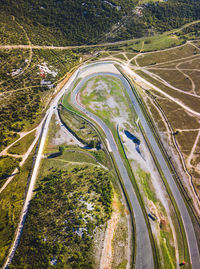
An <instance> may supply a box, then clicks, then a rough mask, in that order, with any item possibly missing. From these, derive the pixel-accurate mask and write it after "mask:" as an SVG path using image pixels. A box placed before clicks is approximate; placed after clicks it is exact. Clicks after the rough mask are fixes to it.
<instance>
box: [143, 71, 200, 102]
mask: <svg viewBox="0 0 200 269" xmlns="http://www.w3.org/2000/svg"><path fill="white" fill-rule="evenodd" d="M140 69H141V71H142V72H144V73H146V74H147V75H148V76H150V77H152V78H153V79H155V80H157V81H158V82H161V83H162V84H164V85H165V86H167V87H169V88H171V89H173V90H175V91H177V92H181V93H183V94H185V95H191V96H195V97H196V98H200V96H199V95H197V94H194V93H190V92H186V91H184V90H181V89H179V88H177V87H174V86H172V85H171V84H170V83H168V82H167V81H166V80H164V79H163V78H161V77H160V76H159V75H157V74H154V73H152V72H150V71H148V70H146V69H144V68H140Z"/></svg>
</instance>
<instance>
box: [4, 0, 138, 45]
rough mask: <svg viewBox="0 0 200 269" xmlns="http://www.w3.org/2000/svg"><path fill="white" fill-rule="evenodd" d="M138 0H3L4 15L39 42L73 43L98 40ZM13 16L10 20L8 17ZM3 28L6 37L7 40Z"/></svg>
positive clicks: (32, 39)
mask: <svg viewBox="0 0 200 269" xmlns="http://www.w3.org/2000/svg"><path fill="white" fill-rule="evenodd" d="M135 2H136V1H134V0H111V1H101V0H95V1H93V0H87V1H83V0H76V1H74V0H60V1H55V0H42V1H39V2H35V1H28V0H20V1H17V2H16V1H15V0H9V1H6V0H2V1H1V13H2V17H3V19H4V17H5V16H6V17H7V20H12V17H11V16H10V15H14V16H15V18H16V20H17V21H18V22H19V23H20V24H22V25H23V27H24V29H25V30H26V31H27V34H28V35H29V37H30V39H31V42H32V43H35V44H45V45H46V44H52V43H53V44H54V45H69V44H70V45H71V44H83V43H88V42H92V41H93V40H94V41H95V40H96V39H97V38H99V36H100V35H101V34H103V33H104V32H106V31H107V30H108V29H110V28H111V27H112V25H113V24H115V23H117V22H118V21H119V20H120V19H121V18H122V17H123V16H124V15H126V14H128V13H130V10H131V9H132V8H133V6H134V3H135ZM8 18H9V19H8ZM5 35H6V33H5V32H4V31H3V30H2V38H3V40H4V39H6V36H5Z"/></svg>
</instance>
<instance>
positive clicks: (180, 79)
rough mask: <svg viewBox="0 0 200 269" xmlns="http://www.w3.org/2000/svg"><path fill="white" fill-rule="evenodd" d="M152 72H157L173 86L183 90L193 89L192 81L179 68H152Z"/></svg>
mask: <svg viewBox="0 0 200 269" xmlns="http://www.w3.org/2000/svg"><path fill="white" fill-rule="evenodd" d="M151 72H153V73H155V74H156V75H158V76H160V77H161V78H162V79H164V80H165V81H167V82H168V83H169V84H171V85H172V86H174V87H176V88H179V89H181V90H183V91H186V92H188V91H191V90H192V83H191V81H190V80H189V79H188V78H187V77H186V76H184V75H183V74H182V73H181V72H179V71H178V70H167V71H166V70H159V69H156V70H151Z"/></svg>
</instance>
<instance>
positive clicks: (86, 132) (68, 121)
mask: <svg viewBox="0 0 200 269" xmlns="http://www.w3.org/2000/svg"><path fill="white" fill-rule="evenodd" d="M59 114H60V117H61V120H62V122H63V123H64V124H65V126H66V127H67V128H68V130H70V132H72V133H73V135H74V136H75V137H77V139H78V140H79V141H81V142H82V143H84V144H87V145H88V146H89V147H91V148H96V147H99V146H100V140H99V137H98V136H97V134H96V132H95V131H94V129H93V128H92V127H91V125H89V123H87V121H85V120H84V119H81V118H79V117H78V116H76V115H75V114H72V113H70V112H69V111H68V110H66V109H65V108H64V107H63V106H59Z"/></svg>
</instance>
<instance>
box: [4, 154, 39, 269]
mask: <svg viewBox="0 0 200 269" xmlns="http://www.w3.org/2000/svg"><path fill="white" fill-rule="evenodd" d="M34 152H35V149H33V151H32V152H31V154H30V156H29V157H28V159H27V160H26V162H25V163H24V165H23V167H22V168H21V169H20V172H19V173H18V174H17V175H16V176H15V178H14V179H13V180H12V181H11V182H10V183H9V184H8V186H7V187H6V188H5V189H4V190H3V191H2V192H1V194H0V249H1V251H0V267H1V266H2V265H3V261H4V259H5V257H6V255H7V254H8V249H9V247H10V246H11V244H12V240H13V236H14V233H15V230H16V228H17V225H18V221H19V216H20V213H21V210H22V205H23V201H24V195H25V190H26V186H27V180H28V176H29V175H30V171H31V167H32V161H33V155H34Z"/></svg>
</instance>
